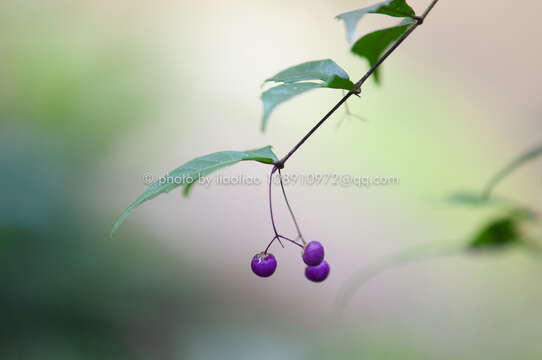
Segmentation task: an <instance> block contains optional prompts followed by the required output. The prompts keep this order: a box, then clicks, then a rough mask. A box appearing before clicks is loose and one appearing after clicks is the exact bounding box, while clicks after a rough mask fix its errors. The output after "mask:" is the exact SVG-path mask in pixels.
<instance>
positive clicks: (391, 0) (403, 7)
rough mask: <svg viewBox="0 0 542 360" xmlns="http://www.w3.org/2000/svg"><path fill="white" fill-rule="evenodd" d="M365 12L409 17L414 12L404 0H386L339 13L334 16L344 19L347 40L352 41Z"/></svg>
mask: <svg viewBox="0 0 542 360" xmlns="http://www.w3.org/2000/svg"><path fill="white" fill-rule="evenodd" d="M365 14H383V15H389V16H394V17H411V16H413V15H414V14H415V13H414V10H412V8H411V7H410V6H409V5H408V4H407V3H406V1H405V0H386V1H382V2H379V3H377V4H375V5H373V6H369V7H366V8H363V9H358V10H353V11H348V12H345V13H342V14H339V15H337V16H336V18H337V19H339V20H344V25H345V26H346V37H347V39H348V42H352V40H354V35H355V33H356V26H357V24H358V22H359V21H360V19H361V18H362V17H363V16H364V15H365Z"/></svg>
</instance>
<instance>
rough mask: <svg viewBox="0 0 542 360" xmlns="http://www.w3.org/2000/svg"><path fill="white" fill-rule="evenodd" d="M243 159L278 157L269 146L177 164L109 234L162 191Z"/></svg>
mask: <svg viewBox="0 0 542 360" xmlns="http://www.w3.org/2000/svg"><path fill="white" fill-rule="evenodd" d="M244 160H254V161H258V162H262V163H265V164H272V163H274V162H275V161H277V160H278V159H277V156H276V155H275V154H274V153H273V151H271V146H266V147H263V148H261V149H255V150H248V151H220V152H216V153H212V154H209V155H205V156H201V157H198V158H195V159H193V160H191V161H189V162H187V163H185V164H183V165H181V166H179V167H178V168H177V169H175V170H173V171H171V172H169V173H168V174H167V175H166V176H164V177H163V178H161V179H159V180H158V181H156V182H154V183H153V184H152V185H150V186H149V187H148V188H147V190H145V191H144V192H143V194H141V195H140V196H139V197H138V198H137V199H136V200H135V201H134V202H133V203H132V204H131V205H130V206H129V207H128V208H127V209H126V210H124V212H123V213H122V214H121V216H120V217H119V218H118V220H117V222H116V223H115V225H113V229H112V230H111V236H113V234H114V233H115V231H116V230H117V229H118V228H119V226H120V224H122V222H123V221H124V220H125V219H126V217H127V216H128V215H129V214H130V213H131V212H132V211H133V210H134V209H135V208H136V207H138V206H139V205H141V204H143V203H144V202H146V201H148V200H151V199H153V198H155V197H156V196H158V195H160V194H162V193H168V192H170V191H171V190H173V189H175V188H177V187H179V186H181V185H189V184H192V183H194V182H195V181H197V180H198V179H199V178H201V177H203V176H207V175H209V174H210V173H212V172H214V171H216V170H219V169H222V168H224V167H227V166H231V165H234V164H236V163H238V162H239V161H244Z"/></svg>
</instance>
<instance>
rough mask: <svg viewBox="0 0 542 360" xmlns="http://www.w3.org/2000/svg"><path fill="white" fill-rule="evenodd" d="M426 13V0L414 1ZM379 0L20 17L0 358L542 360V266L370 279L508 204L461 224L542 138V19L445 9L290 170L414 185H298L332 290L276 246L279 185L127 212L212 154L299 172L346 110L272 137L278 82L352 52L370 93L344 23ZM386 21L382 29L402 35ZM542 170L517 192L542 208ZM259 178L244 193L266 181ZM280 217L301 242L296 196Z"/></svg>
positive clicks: (8, 50) (2, 22)
mask: <svg viewBox="0 0 542 360" xmlns="http://www.w3.org/2000/svg"><path fill="white" fill-rule="evenodd" d="M410 3H411V5H412V6H413V7H414V8H415V9H416V10H417V12H421V11H423V9H424V8H425V6H426V5H427V3H428V1H421V0H412V1H410ZM368 4H370V3H369V2H363V1H362V2H360V1H305V0H303V1H295V2H291V1H285V0H276V1H240V0H239V1H238V0H234V1H227V2H217V1H206V0H204V1H198V2H193V1H168V0H158V1H147V0H144V1H136V2H133V1H124V0H119V1H103V0H97V1H61V0H51V1H37V0H29V1H15V0H13V1H10V0H7V1H6V0H3V1H1V2H0V54H1V58H2V60H1V61H0V129H1V130H0V139H1V140H0V168H1V173H2V176H1V177H0V187H1V188H2V201H1V202H0V358H2V359H6V360H7V359H217V358H220V359H254V358H256V359H283V358H284V359H290V358H291V359H309V358H310V359H343V358H344V359H352V358H363V359H365V358H366V359H403V360H404V359H420V358H424V359H457V358H461V359H510V358H518V359H540V358H541V356H542V343H541V342H540V335H541V334H542V325H541V324H542V311H541V310H540V304H541V303H542V288H541V287H540V286H539V284H540V278H541V276H542V271H541V270H542V267H541V263H540V259H539V258H538V257H537V256H533V255H532V254H530V253H528V252H526V251H522V250H510V251H506V252H500V253H495V254H490V255H483V256H475V257H473V256H466V255H457V256H449V257H444V258H436V259H431V260H427V261H423V262H417V263H414V264H410V265H407V266H403V267H400V268H396V269H390V270H389V271H385V272H383V273H382V274H380V275H378V276H377V277H375V278H374V279H372V280H371V281H370V282H368V283H367V284H365V285H364V286H363V287H361V288H359V289H357V291H356V292H355V293H354V296H353V297H352V298H351V299H350V302H349V304H348V305H347V306H346V307H338V306H337V305H336V302H335V300H336V297H337V295H338V294H339V292H340V290H341V289H342V288H343V287H344V286H345V284H346V286H348V281H349V279H351V278H352V276H355V274H357V273H358V272H359V271H360V269H363V268H364V266H366V265H367V264H371V263H373V262H374V261H378V259H379V258H381V257H383V256H384V257H385V256H387V255H389V254H394V253H396V252H398V251H401V250H402V249H405V248H409V247H411V246H415V245H420V244H421V245H424V244H430V245H436V246H440V245H441V244H442V246H447V245H449V244H460V243H462V242H465V241H466V240H467V239H468V238H469V237H470V236H472V234H473V233H475V232H476V230H477V229H478V228H479V227H480V226H481V225H482V224H483V223H484V222H486V221H487V220H488V219H491V218H492V217H494V216H496V213H497V212H498V211H499V210H498V209H495V208H488V209H485V208H484V209H473V208H467V207H457V206H452V205H450V204H449V203H446V202H445V201H443V199H444V198H445V197H446V196H447V195H448V194H450V193H451V192H453V191H456V190H462V189H475V190H476V189H479V188H480V187H481V186H482V185H483V183H484V182H485V181H486V180H487V179H488V177H489V176H490V175H491V174H492V173H493V172H494V171H495V170H497V169H498V168H499V167H500V166H502V165H503V164H504V163H505V162H506V161H508V160H510V159H512V158H513V157H514V156H515V155H516V154H518V153H519V152H521V151H523V150H525V149H528V148H529V147H531V146H533V145H535V144H538V143H540V142H542V134H541V130H542V126H541V122H540V120H541V118H542V102H541V100H540V94H541V91H542V85H541V84H542V82H541V80H542V75H541V72H540V64H541V63H542V43H541V42H540V41H537V39H539V38H540V37H541V36H542V30H541V29H540V26H539V25H538V14H539V13H540V11H541V10H542V5H540V3H539V2H537V1H524V2H522V4H521V7H520V8H518V4H516V3H513V2H507V3H499V4H496V3H487V2H472V1H467V0H455V1H448V0H442V1H441V2H440V3H439V4H438V5H437V6H436V7H435V9H434V11H433V12H432V13H431V15H430V17H429V18H428V19H427V20H426V23H425V24H424V25H423V26H422V27H421V28H420V29H419V30H416V32H415V33H414V34H413V36H412V37H410V38H409V39H408V40H407V41H406V42H405V44H404V45H402V46H401V48H400V49H399V51H397V52H396V53H394V55H393V56H392V57H391V58H390V59H389V61H388V62H386V64H385V65H384V67H383V73H382V75H383V85H382V86H381V87H377V86H375V85H374V83H373V82H372V81H371V82H368V83H367V86H366V87H365V88H364V92H363V96H362V97H361V98H360V99H357V98H356V99H352V100H350V101H349V105H350V109H351V110H352V112H353V113H355V114H357V115H359V116H362V117H363V118H364V119H365V121H359V120H357V119H354V118H347V119H344V120H343V121H342V123H341V126H340V127H338V126H337V124H338V122H339V120H341V117H342V116H343V113H342V112H338V113H337V114H336V115H334V116H333V117H332V118H331V119H330V120H329V123H326V125H325V126H323V127H322V128H321V129H320V130H319V131H318V133H317V134H316V135H315V136H314V137H312V138H311V139H310V141H308V142H307V143H306V144H305V145H304V147H303V149H302V150H301V151H299V152H298V153H296V155H295V156H294V157H292V158H291V160H290V161H289V163H288V167H287V169H285V172H286V173H289V174H351V175H352V176H396V177H398V178H399V179H400V184H399V185H393V186H380V187H375V186H373V187H369V188H366V187H362V188H357V187H337V186H291V187H289V188H288V189H287V190H288V192H289V196H290V200H291V202H292V204H293V206H294V208H295V209H296V213H297V217H298V220H299V222H300V225H301V226H302V229H303V231H304V234H305V237H306V238H307V239H310V240H318V241H321V242H323V243H324V244H325V246H326V254H327V258H328V261H329V262H330V264H331V267H332V272H331V275H330V277H329V278H328V280H327V281H326V282H325V283H322V284H313V283H309V282H308V281H306V280H305V279H304V276H303V269H304V267H303V265H302V263H301V261H300V258H299V250H298V249H294V248H292V247H291V246H289V247H286V248H285V249H282V248H280V247H279V246H276V245H275V247H274V248H273V252H274V253H275V255H276V256H277V257H278V261H279V267H278V270H277V272H276V274H275V275H274V276H273V277H271V278H269V279H265V280H262V279H259V278H257V277H255V276H254V275H253V274H252V273H251V272H250V270H249V262H250V259H251V257H252V256H253V255H254V254H255V253H256V252H258V251H260V250H261V249H262V248H263V247H264V246H265V244H266V243H267V242H268V241H269V239H270V238H271V234H272V230H271V224H270V220H269V217H268V208H267V193H266V189H265V187H264V186H263V185H262V186H229V187H228V186H212V187H210V188H208V189H206V188H203V187H195V188H194V191H193V193H192V194H191V196H190V197H189V198H183V197H182V196H181V194H180V192H178V191H175V192H173V193H170V194H168V195H167V196H165V195H164V196H160V197H158V198H156V199H155V200H153V201H152V202H150V203H147V204H145V205H144V206H142V207H141V208H139V209H137V210H136V211H135V212H134V213H133V214H132V215H131V216H130V217H129V218H128V220H127V221H126V222H125V223H124V224H123V226H122V227H121V228H120V230H119V232H118V233H117V234H116V236H115V237H114V238H113V239H112V240H110V239H109V238H108V234H109V231H110V229H111V226H112V224H113V223H114V221H115V219H116V217H117V216H118V215H119V214H120V213H121V211H122V210H123V209H124V208H125V207H126V206H127V205H128V204H129V203H130V202H131V201H133V200H134V199H135V198H136V197H137V196H138V195H139V194H140V193H141V192H142V191H143V190H144V188H145V184H144V183H143V181H142V176H143V175H144V174H145V173H151V174H154V175H155V176H159V175H162V174H163V173H165V172H166V171H168V170H170V169H173V168H175V167H177V166H178V165H180V164H182V163H183V162H185V161H187V160H190V159H192V158H193V157H196V156H200V155H204V154H208V153H211V152H214V151H219V150H244V149H249V148H254V147H260V146H264V145H267V144H272V145H273V148H274V151H275V152H276V153H277V154H278V155H279V156H280V155H283V154H285V153H286V151H288V150H289V148H290V147H291V146H292V145H293V144H294V143H295V142H296V141H297V140H298V139H299V138H300V137H301V136H302V135H303V134H304V133H305V132H306V131H307V130H308V129H309V128H310V127H311V125H312V124H313V123H314V122H315V121H316V120H317V119H318V118H319V117H320V116H321V115H322V114H324V113H325V112H326V111H327V110H328V109H329V108H330V106H331V105H332V104H334V103H335V102H336V101H337V99H338V98H339V97H340V95H341V93H340V91H335V90H322V91H320V92H312V93H309V94H307V95H304V96H302V97H300V98H298V99H295V100H293V101H291V102H289V103H287V104H284V105H282V106H280V107H279V108H278V109H277V110H276V111H275V113H274V114H273V115H272V117H271V119H270V123H269V126H268V131H267V132H266V133H262V132H260V131H259V128H260V116H261V111H262V107H261V103H260V101H259V99H258V97H259V94H260V86H261V82H262V80H263V79H265V78H266V77H268V76H270V75H272V74H274V73H276V72H277V71H279V70H281V69H284V68H286V67H288V66H291V65H294V64H297V63H300V62H303V61H307V60H314V59H323V58H332V59H334V60H335V61H336V62H337V63H338V64H339V65H341V66H342V67H343V68H345V69H346V70H347V72H348V73H349V74H351V77H352V78H353V79H354V80H356V79H357V78H359V77H360V76H361V74H363V73H364V72H365V71H366V69H367V65H366V63H365V62H364V61H362V60H360V59H357V58H355V57H354V56H353V55H351V54H350V53H349V45H348V44H347V42H346V39H345V33H344V28H343V25H342V24H341V23H339V22H338V21H336V20H335V19H334V18H333V17H334V16H335V15H336V14H338V13H341V12H344V11H347V10H352V9H356V8H359V7H363V6H365V5H368ZM394 22H395V19H391V20H389V19H384V18H383V17H379V16H373V17H372V18H369V17H366V18H365V19H364V21H363V23H362V25H361V26H360V33H361V32H366V31H368V30H371V29H376V28H378V27H382V26H384V25H387V24H390V23H394ZM541 170H542V167H541V164H540V163H538V164H536V163H534V164H532V165H530V166H529V167H526V168H524V169H522V170H521V171H520V172H518V173H517V174H515V175H514V176H513V177H511V178H509V179H508V180H507V181H506V182H504V183H503V184H502V185H501V186H500V187H499V188H498V192H499V193H500V194H504V195H506V196H509V197H513V198H514V199H516V200H518V201H520V202H523V203H527V204H530V206H531V207H533V208H534V209H539V210H540V202H541V201H540V200H542V198H541V192H540V178H541V176H540V175H541ZM268 171H269V168H268V167H266V166H264V165H261V164H257V163H242V164H239V165H237V166H236V167H234V168H231V169H228V170H225V171H224V172H223V174H225V175H228V174H229V175H239V174H244V175H247V176H258V177H261V178H264V177H265V176H266V175H267V174H268ZM278 194H279V192H278V191H276V195H277V201H276V204H277V207H276V213H277V222H278V224H279V227H280V229H281V230H282V232H284V233H286V234H292V235H293V234H294V228H293V226H292V224H291V221H290V219H289V217H288V214H287V211H286V208H285V207H284V206H283V205H282V204H281V203H280V202H279V201H278V199H279V198H278Z"/></svg>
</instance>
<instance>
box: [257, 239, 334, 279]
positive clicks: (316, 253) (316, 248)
mask: <svg viewBox="0 0 542 360" xmlns="http://www.w3.org/2000/svg"><path fill="white" fill-rule="evenodd" d="M279 237H280V238H283V239H285V240H288V241H291V242H293V243H295V244H297V245H298V246H301V247H302V248H303V256H302V258H303V262H304V263H305V264H307V265H308V266H307V267H306V268H305V277H306V278H307V279H309V280H310V281H314V282H322V281H324V280H325V279H326V278H327V276H328V275H329V264H328V263H327V261H325V260H324V247H323V246H322V244H320V243H319V242H318V241H311V242H310V243H308V244H306V245H305V246H303V245H301V244H299V243H297V242H295V241H294V240H290V239H288V238H285V237H283V236H281V235H279ZM250 266H251V268H252V271H253V272H254V273H255V274H256V275H258V276H260V277H264V278H265V277H269V276H271V275H273V273H274V272H275V270H276V269H277V259H276V258H275V256H274V255H273V254H271V253H267V250H266V251H264V252H261V253H258V254H256V255H254V257H253V258H252V262H251V264H250Z"/></svg>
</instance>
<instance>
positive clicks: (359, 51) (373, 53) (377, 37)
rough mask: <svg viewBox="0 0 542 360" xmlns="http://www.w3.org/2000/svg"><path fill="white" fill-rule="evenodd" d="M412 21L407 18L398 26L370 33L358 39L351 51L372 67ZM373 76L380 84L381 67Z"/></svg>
mask: <svg viewBox="0 0 542 360" xmlns="http://www.w3.org/2000/svg"><path fill="white" fill-rule="evenodd" d="M412 23H413V21H412V20H410V19H406V20H404V21H402V22H401V24H399V25H397V26H393V27H390V28H386V29H382V30H378V31H375V32H372V33H369V34H367V35H365V36H363V37H362V38H361V39H359V40H358V41H356V43H355V44H354V46H352V49H351V50H350V51H351V52H352V53H354V54H356V55H358V56H360V57H363V58H366V59H367V61H368V62H369V66H371V67H372V66H374V65H375V64H376V62H377V61H378V59H379V58H380V57H381V56H382V55H383V54H384V52H385V51H386V50H387V49H388V48H389V47H390V45H391V44H392V43H393V42H394V41H395V40H397V39H398V38H399V37H400V36H401V35H403V33H404V32H405V31H407V29H408V28H409V26H410V25H411V24H412ZM373 76H374V79H375V81H376V83H377V84H378V83H379V82H380V74H379V69H377V70H376V71H375V72H374V73H373Z"/></svg>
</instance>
